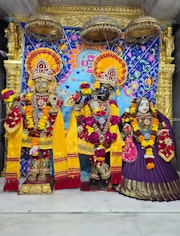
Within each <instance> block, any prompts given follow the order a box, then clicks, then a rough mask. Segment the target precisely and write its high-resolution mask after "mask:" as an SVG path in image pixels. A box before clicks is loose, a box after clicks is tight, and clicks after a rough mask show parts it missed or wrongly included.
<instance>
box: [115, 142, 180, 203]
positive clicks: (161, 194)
mask: <svg viewBox="0 0 180 236" xmlns="http://www.w3.org/2000/svg"><path fill="white" fill-rule="evenodd" d="M136 147H137V151H138V157H137V159H136V161H134V162H131V163H128V162H123V167H122V173H123V183H122V185H121V186H120V187H119V192H120V193H121V194H123V195H126V196H129V197H134V198H137V199H143V200H151V201H171V200H178V199H180V178H179V175H178V173H177V172H176V170H175V168H174V167H173V165H172V164H171V163H170V162H165V161H164V160H163V159H162V158H161V157H160V156H159V155H158V149H157V144H155V147H154V149H153V153H154V156H155V159H154V163H155V168H154V169H151V170H148V169H147V168H146V162H145V158H144V154H145V150H144V149H142V148H141V145H140V144H139V143H136Z"/></svg>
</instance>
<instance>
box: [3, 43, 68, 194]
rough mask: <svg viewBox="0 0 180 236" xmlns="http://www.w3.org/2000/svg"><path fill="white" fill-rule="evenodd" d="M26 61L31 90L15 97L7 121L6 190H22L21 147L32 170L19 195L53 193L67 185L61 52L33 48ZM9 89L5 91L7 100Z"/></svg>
mask: <svg viewBox="0 0 180 236" xmlns="http://www.w3.org/2000/svg"><path fill="white" fill-rule="evenodd" d="M25 63H26V70H27V72H28V74H29V77H28V82H27V83H28V86H29V91H28V93H26V94H25V95H20V96H19V97H16V98H15V97H14V98H13V99H12V101H11V103H12V105H11V109H10V112H9V113H8V115H7V118H6V121H5V124H4V126H5V129H6V137H7V140H8V149H7V162H6V181H5V186H4V191H18V179H19V177H20V156H21V150H22V148H27V149H28V152H29V156H30V160H31V161H30V168H29V169H30V170H29V173H28V177H27V179H26V181H25V182H24V183H23V185H22V187H21V189H20V191H19V194H37V193H50V192H51V190H52V188H53V187H54V189H61V188H64V187H66V186H67V161H66V148H65V146H66V145H65V129H64V122H63V117H62V113H61V105H62V103H63V101H62V99H61V98H58V96H57V95H56V88H57V83H56V79H55V76H56V75H57V74H58V73H59V72H60V70H61V67H62V64H61V59H60V57H59V55H58V54H57V53H55V52H54V51H53V50H51V49H49V48H38V49H35V50H33V51H31V52H30V53H29V54H28V55H27V58H26V62H25ZM8 92H9V91H8V90H5V91H3V92H2V96H4V98H5V99H6V98H7V96H5V95H8V94H7V93H8ZM11 92H12V93H13V91H11ZM12 96H15V95H14V94H11V96H9V98H11V97H12ZM5 101H6V100H5ZM6 102H7V101H6ZM51 163H53V164H52V171H51V172H52V173H50V164H51ZM54 182H55V184H53V183H54Z"/></svg>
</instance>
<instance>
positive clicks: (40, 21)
mask: <svg viewBox="0 0 180 236" xmlns="http://www.w3.org/2000/svg"><path fill="white" fill-rule="evenodd" d="M25 30H26V33H27V34H28V35H29V36H32V37H34V38H36V39H37V40H45V41H56V40H58V39H59V38H60V37H61V36H62V26H61V24H60V23H59V21H58V20H57V19H56V18H55V17H53V16H51V15H48V14H42V13H41V14H40V13H39V14H35V15H32V16H31V17H30V18H29V20H28V21H27V23H26V26H25Z"/></svg>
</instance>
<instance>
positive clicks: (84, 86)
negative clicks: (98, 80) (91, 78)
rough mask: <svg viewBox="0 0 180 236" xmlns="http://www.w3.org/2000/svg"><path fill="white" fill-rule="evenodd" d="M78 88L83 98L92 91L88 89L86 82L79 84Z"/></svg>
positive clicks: (88, 85)
mask: <svg viewBox="0 0 180 236" xmlns="http://www.w3.org/2000/svg"><path fill="white" fill-rule="evenodd" d="M80 88H81V93H82V95H83V96H88V95H90V94H91V93H92V90H91V88H90V84H89V83H87V82H86V81H84V82H82V83H81V84H80Z"/></svg>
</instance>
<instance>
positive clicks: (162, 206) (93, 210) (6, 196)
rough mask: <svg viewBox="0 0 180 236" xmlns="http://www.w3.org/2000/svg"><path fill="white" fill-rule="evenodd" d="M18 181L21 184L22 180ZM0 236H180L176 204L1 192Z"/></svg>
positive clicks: (72, 193)
mask: <svg viewBox="0 0 180 236" xmlns="http://www.w3.org/2000/svg"><path fill="white" fill-rule="evenodd" d="M21 181H22V180H21ZM3 184H4V178H0V236H11V235H13V236H24V235H26V236H32V235H33V236H41V235H44V236H46V235H49V236H59V235H60V236H80V235H85V236H107V235H108V236H116V235H117V236H126V235H127V236H131V235H133V236H179V235H180V201H174V202H149V201H142V200H136V199H132V198H128V197H125V196H122V195H120V194H118V193H116V192H81V191H80V190H79V189H69V190H58V191H54V192H53V193H52V194H50V195H18V194H17V193H9V192H3Z"/></svg>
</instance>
